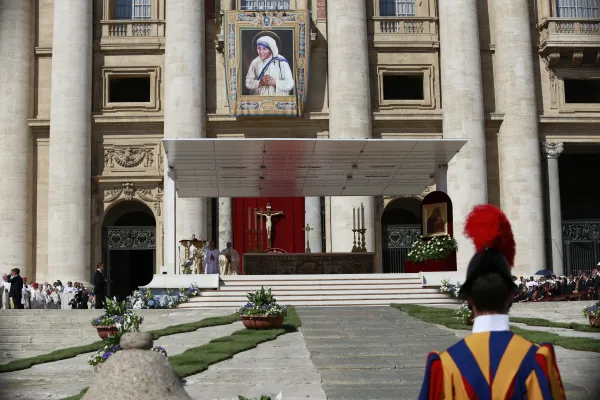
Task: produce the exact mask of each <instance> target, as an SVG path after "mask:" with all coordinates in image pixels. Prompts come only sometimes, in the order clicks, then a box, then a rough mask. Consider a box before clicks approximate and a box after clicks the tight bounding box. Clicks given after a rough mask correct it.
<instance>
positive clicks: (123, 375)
mask: <svg viewBox="0 0 600 400" xmlns="http://www.w3.org/2000/svg"><path fill="white" fill-rule="evenodd" d="M152 343H153V342H152V336H151V335H150V334H149V333H145V332H144V333H140V332H135V333H126V334H124V335H123V337H121V343H120V344H121V349H122V351H119V352H117V353H115V354H113V355H112V356H111V357H110V358H109V359H108V360H106V362H105V363H104V364H103V365H102V368H100V371H99V373H98V375H97V376H96V379H95V380H94V382H93V383H92V385H91V386H90V389H89V390H88V391H87V393H86V394H85V396H84V397H83V399H84V400H102V399H106V400H113V399H122V400H129V399H132V400H133V399H136V400H137V399H145V400H159V399H160V400H163V399H173V400H175V399H191V397H190V396H188V394H187V392H186V391H185V389H184V388H183V385H182V384H181V382H180V381H179V379H178V378H177V376H175V373H174V372H173V369H171V366H170V365H169V362H168V361H167V358H166V357H165V356H163V355H162V354H160V353H157V352H155V351H150V349H151V348H152Z"/></svg>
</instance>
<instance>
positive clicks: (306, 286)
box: [219, 282, 437, 292]
mask: <svg viewBox="0 0 600 400" xmlns="http://www.w3.org/2000/svg"><path fill="white" fill-rule="evenodd" d="M269 287H270V288H271V289H273V290H307V289H311V288H318V289H319V290H350V289H351V290H356V289H357V288H359V289H360V290H397V289H403V290H422V289H423V286H422V285H421V284H414V283H389V284H371V283H363V282H356V283H352V284H340V285H327V284H321V283H315V282H310V283H305V284H302V285H297V284H296V285H281V284H277V285H273V286H269ZM260 288H261V285H245V286H243V285H233V286H230V285H224V286H221V287H220V288H219V291H221V292H228V291H240V290H245V291H255V290H258V289H260ZM431 289H434V290H437V289H435V288H431Z"/></svg>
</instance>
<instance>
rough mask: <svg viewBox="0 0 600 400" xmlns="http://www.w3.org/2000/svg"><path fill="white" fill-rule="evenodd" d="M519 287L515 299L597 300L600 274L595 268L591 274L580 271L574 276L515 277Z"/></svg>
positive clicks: (599, 293)
mask: <svg viewBox="0 0 600 400" xmlns="http://www.w3.org/2000/svg"><path fill="white" fill-rule="evenodd" d="M513 278H514V282H515V284H516V285H517V286H518V287H519V294H518V295H517V296H516V297H515V301H519V302H527V301H561V300H597V299H599V298H600V297H599V296H600V274H599V273H598V269H597V268H594V269H593V270H592V273H591V274H588V273H584V272H582V271H579V272H578V273H577V275H575V276H573V275H570V276H558V277H557V276H555V275H551V276H548V277H541V278H539V279H537V280H536V279H534V277H533V276H532V277H529V278H527V279H526V278H523V277H520V278H517V277H513Z"/></svg>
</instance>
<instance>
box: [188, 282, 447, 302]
mask: <svg viewBox="0 0 600 400" xmlns="http://www.w3.org/2000/svg"><path fill="white" fill-rule="evenodd" d="M261 286H264V287H266V288H271V289H272V291H273V294H274V295H275V298H276V299H277V302H278V303H280V304H285V305H294V306H317V307H320V306H321V307H323V306H326V307H335V306H387V305H390V304H392V303H398V304H455V303H456V300H454V299H451V298H450V297H448V296H447V295H445V294H443V293H440V292H439V290H438V288H437V287H423V285H422V283H421V279H420V277H419V274H353V275H227V276H222V277H221V285H220V288H219V289H218V290H205V291H202V293H201V295H200V296H197V297H193V298H191V299H190V301H189V302H188V303H183V304H181V305H179V308H238V307H240V306H241V305H243V304H245V303H246V302H247V299H246V295H247V294H248V292H253V291H255V290H258V289H260V287H261Z"/></svg>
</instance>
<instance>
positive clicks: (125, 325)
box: [92, 298, 144, 339]
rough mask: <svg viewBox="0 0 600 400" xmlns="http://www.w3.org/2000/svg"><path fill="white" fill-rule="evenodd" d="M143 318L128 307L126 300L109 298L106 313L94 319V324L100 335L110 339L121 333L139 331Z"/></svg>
mask: <svg viewBox="0 0 600 400" xmlns="http://www.w3.org/2000/svg"><path fill="white" fill-rule="evenodd" d="M143 320H144V318H143V317H141V316H139V315H137V314H135V313H134V312H133V311H131V310H128V309H127V304H126V302H125V301H121V302H119V301H117V300H116V299H114V300H111V299H109V298H107V299H106V310H105V312H104V314H102V315H101V316H99V317H98V318H94V319H92V326H94V327H95V328H96V330H97V331H98V336H100V337H101V338H102V339H108V338H109V337H111V336H116V335H117V334H119V333H124V332H137V331H138V330H139V326H140V324H141V323H142V321H143Z"/></svg>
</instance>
